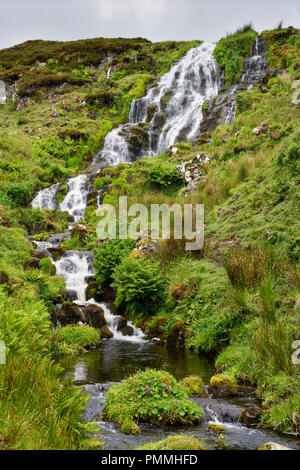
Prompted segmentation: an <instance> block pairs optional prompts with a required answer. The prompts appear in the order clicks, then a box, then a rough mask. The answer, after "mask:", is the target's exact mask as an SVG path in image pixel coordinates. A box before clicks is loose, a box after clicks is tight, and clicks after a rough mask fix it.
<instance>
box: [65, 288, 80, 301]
mask: <svg viewBox="0 0 300 470" xmlns="http://www.w3.org/2000/svg"><path fill="white" fill-rule="evenodd" d="M66 293H67V300H68V301H69V302H73V301H74V300H77V292H76V290H72V289H67V291H66Z"/></svg>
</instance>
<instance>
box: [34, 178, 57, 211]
mask: <svg viewBox="0 0 300 470" xmlns="http://www.w3.org/2000/svg"><path fill="white" fill-rule="evenodd" d="M58 188H59V183H56V184H53V185H52V186H50V187H49V188H46V189H42V190H41V191H39V192H38V194H37V195H36V197H35V198H34V199H33V201H32V202H31V205H32V207H33V208H37V207H39V208H40V209H56V208H57V206H58V203H57V200H56V197H55V196H56V193H57V190H58Z"/></svg>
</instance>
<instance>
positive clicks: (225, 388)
mask: <svg viewBox="0 0 300 470" xmlns="http://www.w3.org/2000/svg"><path fill="white" fill-rule="evenodd" d="M237 390H238V385H237V383H236V381H235V379H234V378H233V377H232V376H230V375H228V374H217V375H214V376H213V377H212V378H211V379H210V383H209V393H210V394H211V395H213V396H214V397H231V396H236V395H237Z"/></svg>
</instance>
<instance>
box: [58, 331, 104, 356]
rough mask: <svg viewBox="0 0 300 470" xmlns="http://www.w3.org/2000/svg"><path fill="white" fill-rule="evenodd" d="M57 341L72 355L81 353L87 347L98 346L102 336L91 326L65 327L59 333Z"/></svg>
mask: <svg viewBox="0 0 300 470" xmlns="http://www.w3.org/2000/svg"><path fill="white" fill-rule="evenodd" d="M57 339H58V342H59V343H62V347H64V346H65V349H66V350H68V352H70V353H74V352H81V351H83V350H84V349H85V348H86V347H91V346H96V344H97V343H98V342H99V339H100V334H99V332H98V331H97V330H96V329H95V328H92V327H91V326H87V325H86V326H64V327H62V328H61V329H59V330H58V331H57Z"/></svg>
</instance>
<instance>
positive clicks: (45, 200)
mask: <svg viewBox="0 0 300 470" xmlns="http://www.w3.org/2000/svg"><path fill="white" fill-rule="evenodd" d="M67 185H68V188H69V191H68V193H67V195H66V196H65V198H64V199H63V201H62V202H61V203H60V204H58V202H57V200H56V194H57V191H58V189H59V186H60V183H56V184H53V185H52V186H50V187H49V188H46V189H42V190H41V191H39V192H38V194H37V196H36V197H35V198H34V199H33V201H32V202H31V206H32V207H34V208H36V207H40V208H41V209H57V208H58V207H59V209H60V210H62V211H66V212H68V213H69V214H70V215H72V217H74V222H75V223H76V222H78V221H79V220H81V219H83V216H84V210H85V208H86V204H87V197H88V193H89V191H90V183H89V180H88V176H87V175H86V174H82V175H79V176H76V177H75V178H70V179H69V180H68V181H67Z"/></svg>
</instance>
